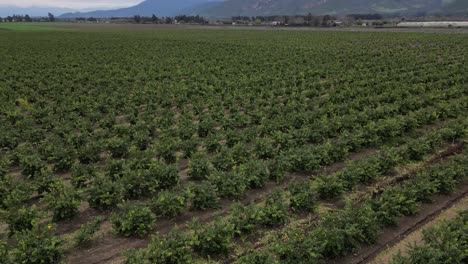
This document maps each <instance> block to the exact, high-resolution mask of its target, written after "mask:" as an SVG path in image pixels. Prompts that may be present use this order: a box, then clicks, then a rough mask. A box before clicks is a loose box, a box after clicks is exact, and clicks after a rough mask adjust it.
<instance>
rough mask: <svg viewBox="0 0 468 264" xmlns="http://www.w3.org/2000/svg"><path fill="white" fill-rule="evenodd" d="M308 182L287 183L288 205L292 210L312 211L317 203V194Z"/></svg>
mask: <svg viewBox="0 0 468 264" xmlns="http://www.w3.org/2000/svg"><path fill="white" fill-rule="evenodd" d="M312 187H313V186H312V184H311V183H310V182H293V183H292V184H290V185H289V188H288V189H289V192H290V193H291V197H290V207H291V208H292V209H294V210H298V211H303V212H312V211H313V210H314V209H315V207H316V204H317V199H318V194H317V193H316V189H314V188H312Z"/></svg>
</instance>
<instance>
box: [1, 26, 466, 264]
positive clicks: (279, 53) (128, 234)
mask: <svg viewBox="0 0 468 264" xmlns="http://www.w3.org/2000/svg"><path fill="white" fill-rule="evenodd" d="M57 25H63V26H69V24H56V23H54V24H48V23H40V24H37V23H32V24H26V23H23V24H21V23H19V24H0V27H6V28H8V29H11V30H2V31H0V263H8V264H10V263H60V261H64V262H65V263H106V262H113V263H114V262H115V263H121V262H122V261H125V260H126V259H128V262H127V263H129V264H130V263H138V264H139V263H239V264H243V263H245V264H251V263H281V264H282V263H291V264H292V263H294V264H296V263H332V262H334V261H335V260H336V259H337V258H345V261H343V263H348V262H346V258H348V257H353V255H358V257H359V258H361V255H359V254H361V252H360V251H359V249H360V248H361V247H363V246H367V245H375V243H376V242H377V241H378V240H379V238H381V237H384V236H387V235H392V234H393V235H395V233H398V234H397V235H401V234H402V233H403V232H400V231H398V232H395V231H394V230H396V229H394V228H397V226H399V224H400V223H401V222H400V220H401V219H405V220H406V224H407V225H409V226H410V227H411V226H412V225H413V224H414V225H416V224H417V223H418V222H417V221H416V220H415V219H416V218H411V217H408V216H414V215H416V214H417V217H421V218H424V217H430V216H431V215H432V214H434V212H435V211H431V210H432V207H431V206H427V203H431V202H433V203H434V206H433V208H438V207H437V206H441V204H438V203H437V201H439V202H440V199H438V200H437V199H432V198H433V197H439V198H440V197H450V199H454V201H455V200H456V199H455V198H457V195H460V193H462V192H457V190H459V189H460V188H467V185H466V182H467V175H468V150H467V148H466V145H467V139H468V75H467V72H468V46H467V45H466V43H468V34H456V33H453V34H428V33H408V32H407V33H394V32H393V33H388V32H386V33H382V32H339V31H299V30H222V29H187V28H180V27H173V28H172V29H168V28H165V29H163V28H146V29H147V30H132V28H141V27H140V25H127V26H129V27H128V28H127V29H126V30H120V29H119V28H118V27H111V28H112V29H113V30H102V31H100V30H99V29H100V28H104V27H105V28H109V27H108V26H101V25H83V27H91V28H93V30H79V28H78V27H74V28H75V30H72V31H71V30H67V29H61V28H56V26H57ZM72 26H75V25H72ZM78 26H81V25H78ZM444 195H445V196H444ZM447 199H448V198H447ZM434 210H436V209H434ZM406 217H408V218H406ZM418 221H419V220H418ZM387 227H392V228H390V229H391V232H393V233H391V234H389V232H387V231H388V228H387ZM385 232H387V233H385ZM399 232H400V233H399ZM151 236H154V237H153V238H152V239H151V238H150V237H151ZM385 246H386V245H385ZM382 247H384V246H382ZM129 249H139V250H136V251H132V252H127V251H128V250H129ZM461 250H463V249H461ZM457 252H458V251H457ZM444 258H445V256H442V257H441V259H444Z"/></svg>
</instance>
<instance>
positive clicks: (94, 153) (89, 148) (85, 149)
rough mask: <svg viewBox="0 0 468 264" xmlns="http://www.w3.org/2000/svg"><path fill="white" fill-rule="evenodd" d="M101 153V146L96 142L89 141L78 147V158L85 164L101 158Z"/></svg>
mask: <svg viewBox="0 0 468 264" xmlns="http://www.w3.org/2000/svg"><path fill="white" fill-rule="evenodd" d="M100 154H101V147H100V145H99V144H97V143H95V142H90V143H87V144H86V145H84V146H82V147H81V148H79V149H78V159H79V160H80V162H81V163H84V164H90V163H96V162H98V161H99V160H100V159H101V157H100Z"/></svg>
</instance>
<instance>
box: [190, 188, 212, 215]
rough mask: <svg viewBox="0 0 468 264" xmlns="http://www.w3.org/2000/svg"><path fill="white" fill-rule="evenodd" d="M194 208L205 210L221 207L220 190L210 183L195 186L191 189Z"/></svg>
mask: <svg viewBox="0 0 468 264" xmlns="http://www.w3.org/2000/svg"><path fill="white" fill-rule="evenodd" d="M190 191H191V196H192V199H191V200H192V208H193V209H199V210H205V209H209V208H218V207H219V198H218V194H217V192H218V190H217V189H216V187H215V186H213V185H212V184H210V183H208V182H203V183H200V184H196V185H193V187H192V188H191V190H190Z"/></svg>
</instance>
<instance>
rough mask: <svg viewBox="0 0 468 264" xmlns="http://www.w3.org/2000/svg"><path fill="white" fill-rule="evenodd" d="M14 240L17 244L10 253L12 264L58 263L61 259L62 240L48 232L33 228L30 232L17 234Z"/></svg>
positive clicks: (24, 231)
mask: <svg viewBox="0 0 468 264" xmlns="http://www.w3.org/2000/svg"><path fill="white" fill-rule="evenodd" d="M48 227H50V225H49V226H48ZM14 238H15V239H16V241H17V244H16V247H15V248H13V249H12V250H11V251H10V255H11V257H12V260H13V263H24V264H37V263H60V260H61V259H62V256H63V252H62V249H61V248H60V246H61V244H62V240H61V239H59V238H58V237H56V236H54V235H52V234H51V233H50V232H49V230H44V229H41V228H39V227H37V226H35V227H34V228H33V229H31V230H23V231H21V232H17V233H16V234H15V236H14Z"/></svg>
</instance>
